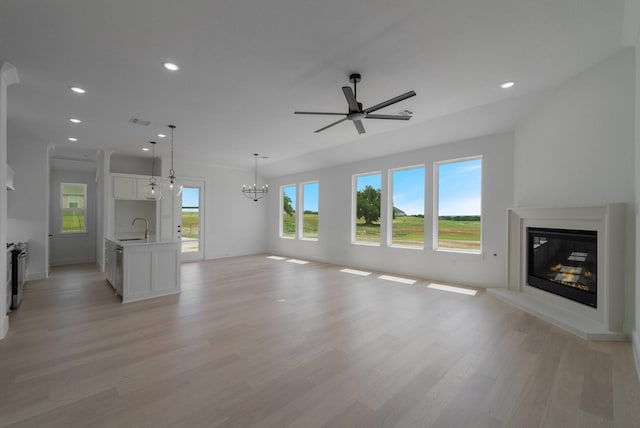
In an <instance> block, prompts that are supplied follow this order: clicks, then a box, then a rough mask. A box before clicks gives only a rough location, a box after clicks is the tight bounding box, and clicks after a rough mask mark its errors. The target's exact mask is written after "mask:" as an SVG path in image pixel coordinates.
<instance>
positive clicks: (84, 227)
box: [60, 182, 88, 236]
mask: <svg viewBox="0 0 640 428" xmlns="http://www.w3.org/2000/svg"><path fill="white" fill-rule="evenodd" d="M65 186H82V188H83V198H84V207H83V208H82V218H83V222H82V230H64V212H65V210H69V209H80V208H65V207H64V187H65ZM87 197H88V196H87V184H86V183H68V182H60V234H61V235H66V236H69V235H82V234H86V233H87Z"/></svg>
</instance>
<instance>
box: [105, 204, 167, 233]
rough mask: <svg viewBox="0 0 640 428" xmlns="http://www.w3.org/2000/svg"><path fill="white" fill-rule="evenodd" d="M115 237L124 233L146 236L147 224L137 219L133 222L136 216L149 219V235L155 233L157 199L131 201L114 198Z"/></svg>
mask: <svg viewBox="0 0 640 428" xmlns="http://www.w3.org/2000/svg"><path fill="white" fill-rule="evenodd" d="M113 204H114V207H113V215H114V231H113V233H114V237H116V238H117V237H119V236H123V235H136V236H139V237H143V236H144V229H145V224H144V222H142V221H137V222H136V223H135V224H133V225H132V224H131V222H132V221H133V219H134V218H136V217H140V218H146V219H147V220H149V235H155V234H156V231H157V228H156V201H129V200H118V199H117V200H114V201H113Z"/></svg>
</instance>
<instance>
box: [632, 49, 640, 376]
mask: <svg viewBox="0 0 640 428" xmlns="http://www.w3.org/2000/svg"><path fill="white" fill-rule="evenodd" d="M635 54H636V91H635V93H636V103H635V132H636V135H635V168H636V169H635V188H636V189H635V190H636V210H635V211H636V215H635V223H636V260H635V266H636V277H635V285H636V287H635V289H636V301H635V318H636V322H635V327H634V331H633V336H632V337H633V351H634V356H635V360H636V370H637V371H638V377H640V39H637V43H636V49H635Z"/></svg>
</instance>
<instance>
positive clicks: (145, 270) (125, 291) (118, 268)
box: [105, 238, 180, 303]
mask: <svg viewBox="0 0 640 428" xmlns="http://www.w3.org/2000/svg"><path fill="white" fill-rule="evenodd" d="M105 272H106V277H107V281H109V283H110V284H111V286H112V287H113V288H114V289H115V290H116V293H117V294H119V295H120V296H122V303H129V302H134V301H137V300H144V299H150V298H153V297H160V296H167V295H170V294H177V293H180V241H156V240H155V239H153V238H152V239H149V240H145V239H115V238H114V239H108V238H107V239H105Z"/></svg>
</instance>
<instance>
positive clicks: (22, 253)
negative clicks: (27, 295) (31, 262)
mask: <svg viewBox="0 0 640 428" xmlns="http://www.w3.org/2000/svg"><path fill="white" fill-rule="evenodd" d="M27 256H28V251H27V243H26V242H18V243H17V244H15V245H14V248H13V250H11V309H16V308H18V307H19V306H20V303H22V294H23V291H24V283H25V280H26V276H27Z"/></svg>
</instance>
